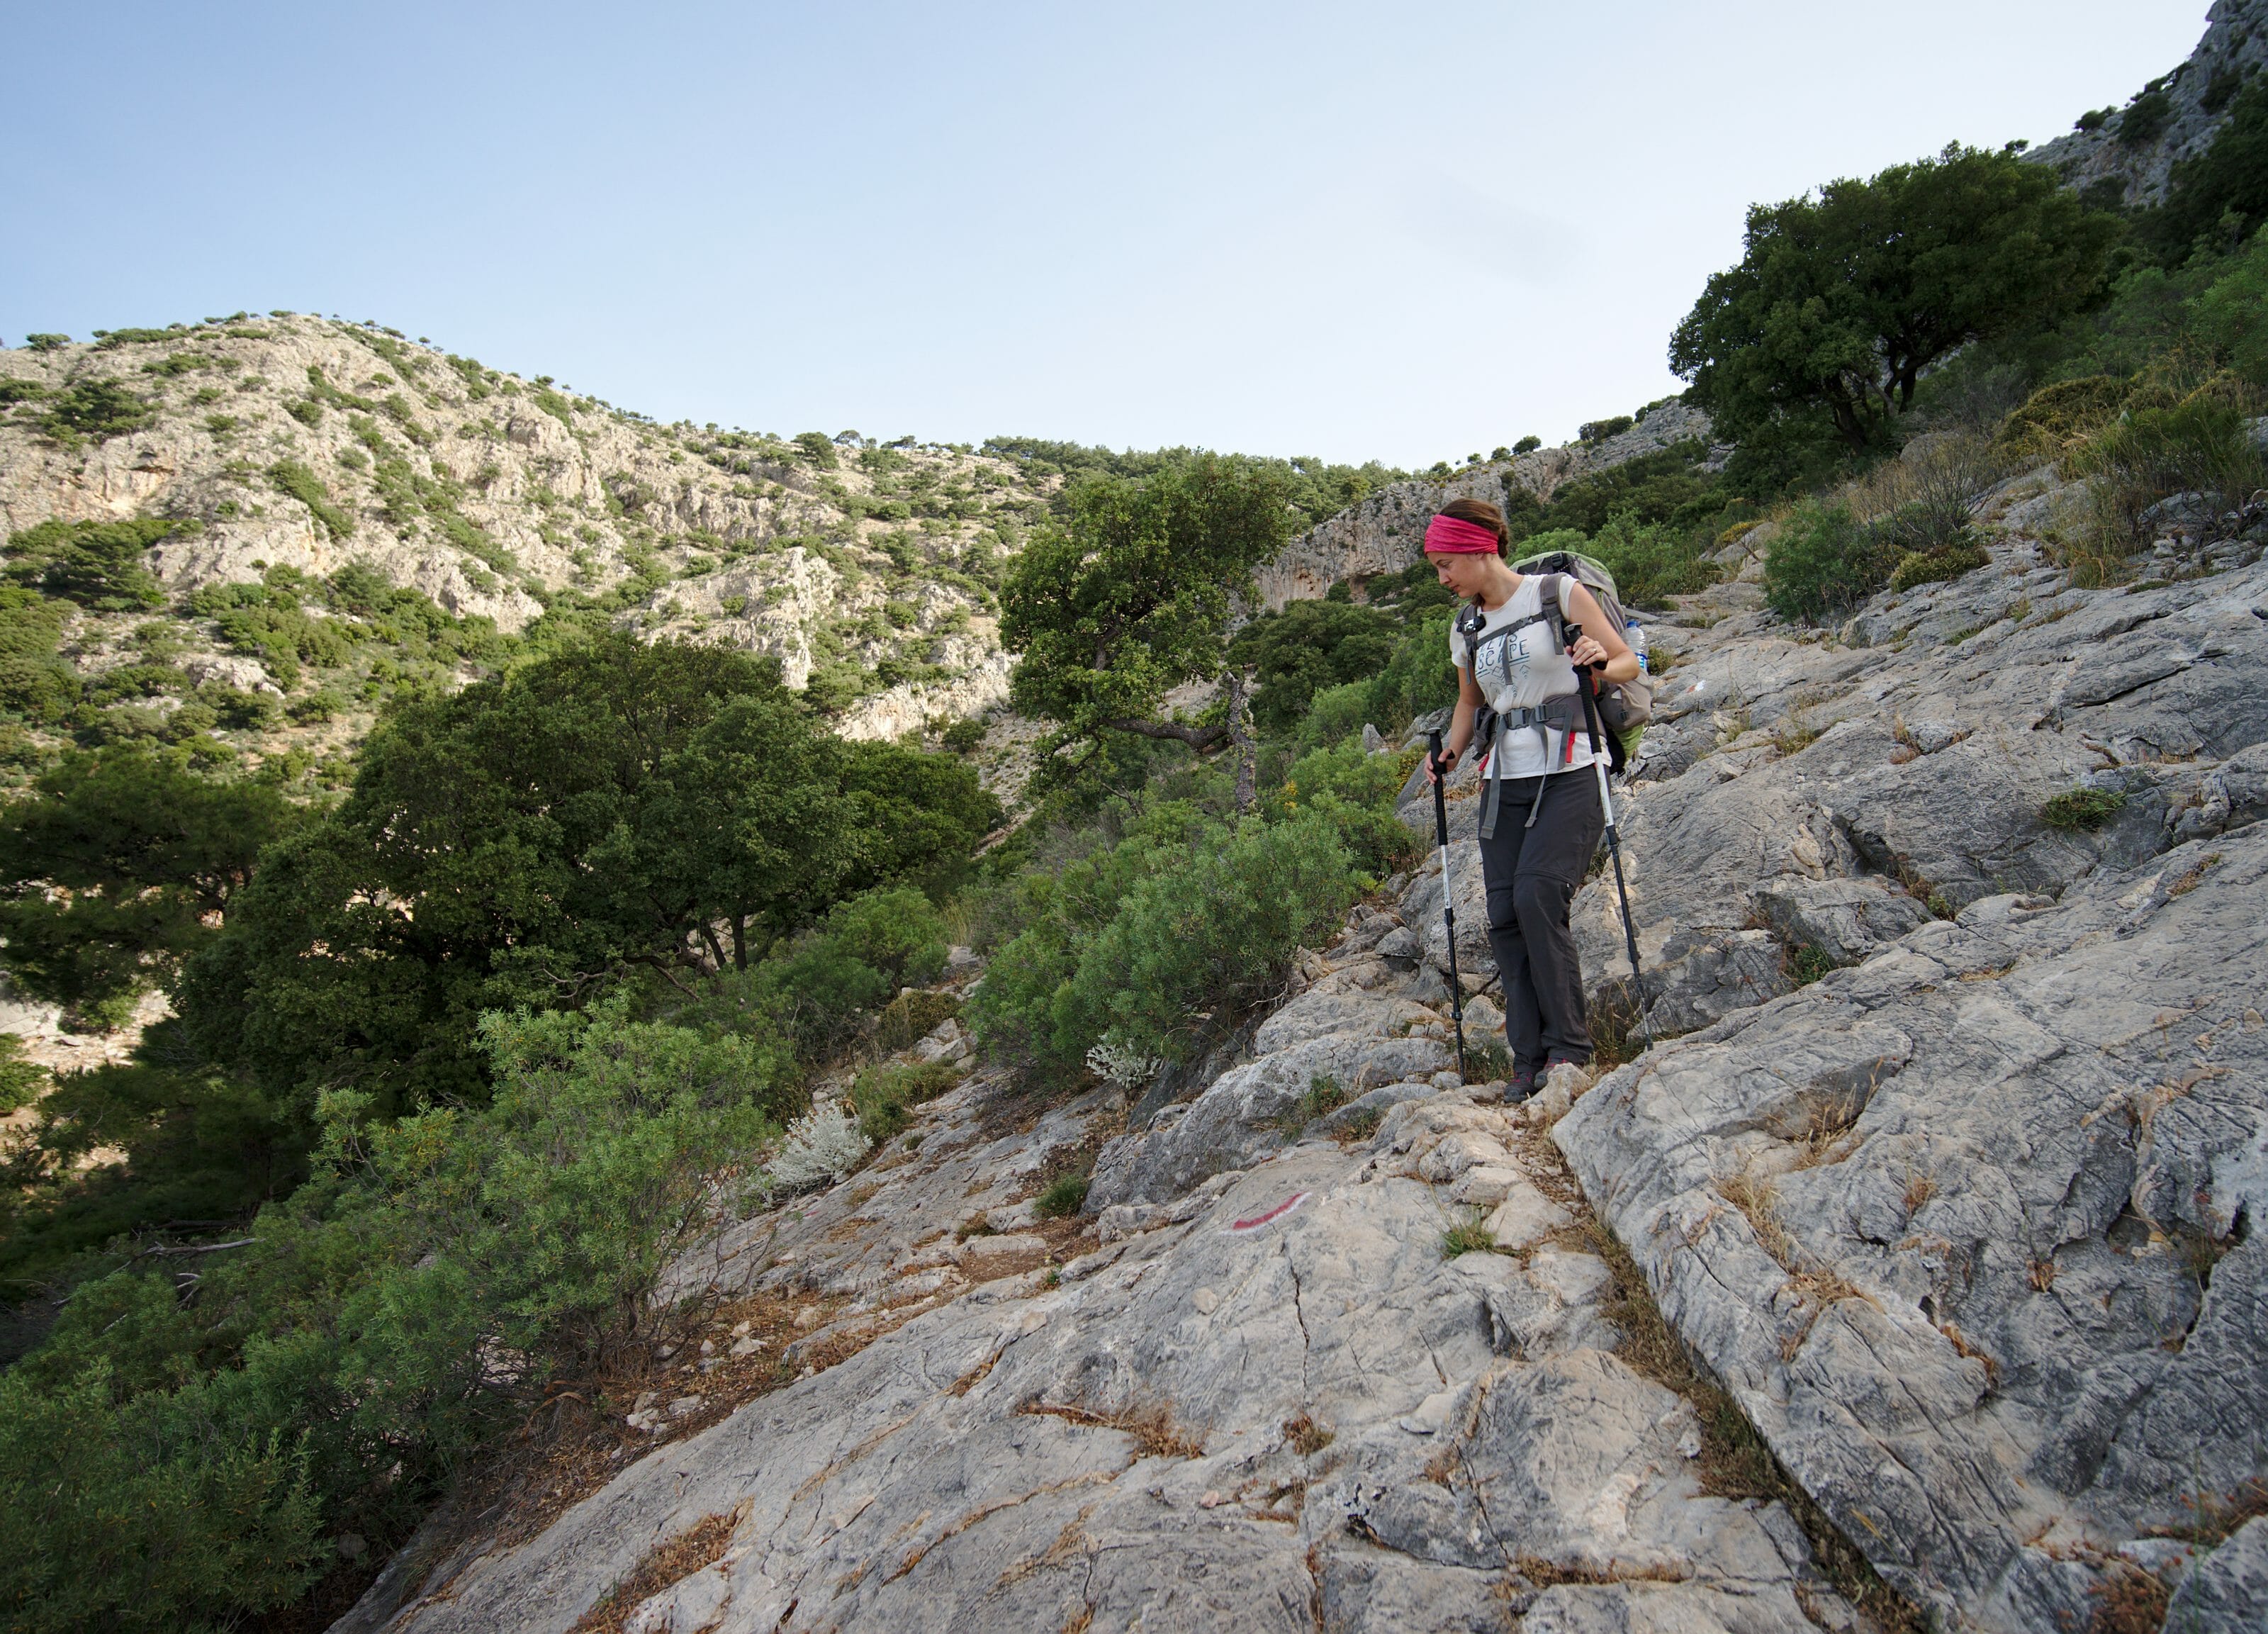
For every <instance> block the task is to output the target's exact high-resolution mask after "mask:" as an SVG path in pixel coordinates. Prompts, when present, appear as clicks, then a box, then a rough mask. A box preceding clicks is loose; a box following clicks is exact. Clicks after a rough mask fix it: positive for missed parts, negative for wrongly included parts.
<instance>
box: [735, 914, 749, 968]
mask: <svg viewBox="0 0 2268 1634" xmlns="http://www.w3.org/2000/svg"><path fill="white" fill-rule="evenodd" d="M747 968H748V916H747V915H746V914H734V915H733V969H735V970H746V969H747Z"/></svg>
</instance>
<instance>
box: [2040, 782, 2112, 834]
mask: <svg viewBox="0 0 2268 1634" xmlns="http://www.w3.org/2000/svg"><path fill="white" fill-rule="evenodd" d="M2125 807H2126V797H2125V796H2124V794H2121V793H2120V792H2119V791H2117V790H2116V789H2070V790H2066V791H2065V792H2063V793H2061V794H2058V795H2057V796H2055V797H2054V798H2053V799H2051V800H2049V801H2048V803H2047V804H2046V805H2045V806H2042V807H2041V808H2040V816H2041V818H2042V819H2043V821H2045V822H2046V823H2047V825H2048V826H2049V827H2050V828H2066V829H2072V830H2081V829H2085V830H2093V829H2096V828H2102V827H2103V826H2105V825H2106V824H2108V823H2109V822H2110V820H2111V819H2112V818H2113V817H2115V816H2117V814H2118V813H2120V812H2122V811H2124V809H2125Z"/></svg>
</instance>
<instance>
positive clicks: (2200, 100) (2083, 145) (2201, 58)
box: [2029, 0, 2268, 205]
mask: <svg viewBox="0 0 2268 1634" xmlns="http://www.w3.org/2000/svg"><path fill="white" fill-rule="evenodd" d="M2206 17H2207V19H2208V20H2207V22H2206V25H2205V37H2204V38H2203V39H2201V40H2198V45H2197V49H2196V50H2194V51H2192V52H2191V53H2190V55H2189V58H2188V60H2187V61H2185V62H2183V63H2182V64H2181V65H2180V66H2179V67H2177V68H2176V69H2175V70H2173V71H2172V72H2171V73H2169V74H2164V75H2161V76H2160V77H2158V78H2156V79H2154V80H2152V81H2150V83H2149V84H2148V85H2145V86H2143V88H2142V89H2141V90H2139V91H2138V92H2135V93H2134V95H2133V97H2132V99H2130V100H2129V101H2128V103H2127V104H2126V106H2125V107H2124V108H2101V109H2098V110H2096V111H2095V112H2094V113H2091V114H2086V115H2085V116H2083V117H2082V118H2081V119H2080V122H2079V128H2078V129H2076V130H2073V132H2071V133H2070V134H2069V135H2067V136H2058V137H2057V138H2056V139H2055V140H2054V141H2053V142H2050V143H2047V144H2043V146H2041V147H2039V148H2037V149H2035V150H2034V151H2033V152H2032V153H2031V154H2030V156H2029V157H2031V158H2035V159H2037V160H2038V161H2040V162H2041V163H2042V164H2045V165H2052V166H2055V167H2056V169H2057V170H2058V172H2060V173H2062V176H2063V179H2064V180H2065V181H2066V183H2068V184H2069V185H2070V186H2072V187H2074V188H2080V190H2081V191H2083V192H2087V191H2093V190H2094V189H2096V188H2102V189H2105V190H2107V191H2108V192H2109V193H2110V196H2111V198H2112V199H2113V200H2114V201H2115V202H2118V203H2122V204H2129V205H2147V204H2155V203H2157V202H2159V201H2161V199H2163V198H2164V197H2165V193H2166V182H2167V180H2168V178H2169V177H2170V176H2171V175H2172V173H2173V169H2174V166H2176V165H2177V164H2179V163H2180V162H2181V161H2182V160H2183V159H2186V158H2195V157H2197V156H2198V154H2200V153H2202V152H2204V151H2205V149H2206V148H2207V147H2209V146H2211V145H2212V142H2213V135H2214V133H2215V132H2217V131H2218V130H2219V129H2220V127H2221V126H2222V124H2224V123H2225V122H2226V121H2227V115H2228V105H2229V103H2230V102H2231V101H2232V100H2233V99H2235V95H2236V93H2237V92H2239V91H2240V90H2242V88H2243V87H2244V86H2245V85H2246V84H2247V83H2249V82H2250V80H2251V79H2252V78H2253V77H2254V76H2256V75H2257V74H2258V73H2259V72H2260V70H2261V67H2262V65H2263V64H2264V63H2268V0H2213V9H2212V11H2209V12H2207V13H2206Z"/></svg>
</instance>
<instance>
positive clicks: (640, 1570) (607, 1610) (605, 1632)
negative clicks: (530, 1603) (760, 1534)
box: [568, 1509, 746, 1634]
mask: <svg viewBox="0 0 2268 1634" xmlns="http://www.w3.org/2000/svg"><path fill="white" fill-rule="evenodd" d="M743 1513H746V1512H745V1510H740V1509H736V1510H734V1511H733V1513H731V1514H728V1515H711V1516H709V1517H707V1518H706V1519H705V1520H700V1521H697V1522H696V1523H695V1524H694V1525H693V1526H691V1527H688V1528H687V1529H686V1530H684V1531H682V1532H681V1533H679V1534H678V1535H676V1536H675V1537H674V1538H671V1539H670V1540H669V1541H668V1542H666V1543H661V1544H658V1545H656V1546H655V1547H654V1548H653V1549H650V1550H648V1551H647V1553H646V1557H645V1558H644V1560H641V1561H639V1562H638V1563H637V1567H636V1568H635V1569H633V1570H632V1571H631V1572H630V1576H628V1577H626V1578H624V1579H622V1581H621V1582H619V1583H617V1584H615V1586H614V1587H612V1588H610V1589H608V1591H607V1593H606V1594H605V1595H604V1596H603V1597H601V1598H600V1601H599V1603H598V1604H597V1605H595V1606H593V1607H592V1608H590V1610H588V1611H586V1612H585V1613H584V1614H583V1616H582V1617H581V1618H580V1620H578V1622H577V1623H576V1624H575V1626H574V1627H573V1628H572V1629H571V1630H568V1634H622V1625H623V1623H626V1622H628V1621H629V1619H630V1613H631V1612H633V1611H635V1610H637V1608H638V1607H639V1605H640V1604H641V1603H643V1602H644V1601H649V1600H651V1599H652V1598H653V1597H654V1596H655V1595H656V1594H660V1593H661V1592H662V1590H664V1589H666V1588H667V1587H669V1586H671V1585H672V1584H674V1583H680V1582H682V1581H683V1580H684V1579H687V1578H689V1577H691V1576H692V1575H693V1574H694V1573H695V1572H696V1571H700V1570H701V1568H702V1567H703V1566H709V1565H714V1564H716V1563H717V1562H718V1560H720V1559H721V1558H723V1557H724V1554H725V1549H728V1548H729V1547H731V1545H732V1542H733V1527H737V1526H739V1525H740V1517H741V1515H742V1514H743Z"/></svg>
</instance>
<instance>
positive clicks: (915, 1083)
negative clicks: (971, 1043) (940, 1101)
mask: <svg viewBox="0 0 2268 1634" xmlns="http://www.w3.org/2000/svg"><path fill="white" fill-rule="evenodd" d="M960 1082H961V1072H960V1069H958V1068H956V1067H954V1066H950V1065H948V1064H946V1063H945V1062H942V1061H925V1062H921V1063H917V1064H908V1065H904V1066H893V1067H869V1068H867V1069H866V1071H864V1072H861V1073H860V1074H858V1078H856V1079H855V1080H854V1081H853V1082H852V1084H851V1110H852V1111H854V1112H856V1113H857V1114H858V1128H859V1130H860V1132H861V1133H863V1134H864V1135H865V1137H866V1138H867V1139H868V1140H871V1141H873V1143H874V1144H875V1145H881V1143H882V1142H884V1141H886V1140H887V1139H889V1138H890V1137H891V1136H893V1135H895V1134H897V1133H898V1132H899V1131H900V1130H903V1129H904V1128H905V1126H906V1125H907V1124H908V1123H909V1122H911V1121H912V1115H911V1112H910V1110H909V1108H914V1107H917V1106H919V1105H921V1104H922V1103H923V1102H924V1101H926V1100H936V1099H937V1098H938V1097H939V1095H942V1094H944V1093H946V1091H947V1090H950V1089H952V1088H953V1087H954V1086H956V1085H958V1084H959V1083H960Z"/></svg>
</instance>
